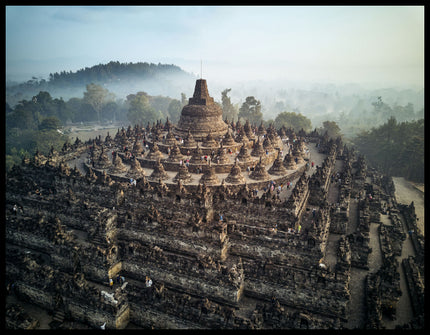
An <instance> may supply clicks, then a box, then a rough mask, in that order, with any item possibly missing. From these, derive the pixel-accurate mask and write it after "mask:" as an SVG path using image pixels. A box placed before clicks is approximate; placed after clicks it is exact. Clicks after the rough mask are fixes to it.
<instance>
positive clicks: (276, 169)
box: [268, 151, 287, 176]
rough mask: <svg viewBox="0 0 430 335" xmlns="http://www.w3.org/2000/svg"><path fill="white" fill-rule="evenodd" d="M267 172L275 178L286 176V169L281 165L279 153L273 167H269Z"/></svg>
mask: <svg viewBox="0 0 430 335" xmlns="http://www.w3.org/2000/svg"><path fill="white" fill-rule="evenodd" d="M268 172H269V173H270V174H273V175H275V176H282V175H285V174H287V169H286V168H285V167H284V165H283V162H282V157H281V152H280V151H279V152H278V157H276V159H275V161H274V162H273V165H272V166H271V167H270V169H269V171H268Z"/></svg>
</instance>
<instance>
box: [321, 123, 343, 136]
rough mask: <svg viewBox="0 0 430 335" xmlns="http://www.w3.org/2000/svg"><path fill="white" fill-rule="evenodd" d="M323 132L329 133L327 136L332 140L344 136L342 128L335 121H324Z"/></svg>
mask: <svg viewBox="0 0 430 335" xmlns="http://www.w3.org/2000/svg"><path fill="white" fill-rule="evenodd" d="M321 132H323V133H325V132H327V135H328V136H329V137H330V138H332V139H336V138H337V137H341V136H342V134H341V132H340V128H339V126H338V125H337V123H336V122H335V121H324V122H323V127H322V129H321Z"/></svg>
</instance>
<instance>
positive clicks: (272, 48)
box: [6, 6, 424, 87]
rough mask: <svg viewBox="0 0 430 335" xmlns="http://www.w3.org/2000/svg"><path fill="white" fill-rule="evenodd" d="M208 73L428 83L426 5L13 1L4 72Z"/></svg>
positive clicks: (15, 75)
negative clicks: (173, 68)
mask: <svg viewBox="0 0 430 335" xmlns="http://www.w3.org/2000/svg"><path fill="white" fill-rule="evenodd" d="M200 60H202V63H203V78H206V79H207V80H208V81H209V80H220V81H223V82H228V81H234V80H270V79H288V80H301V81H319V82H334V83H344V82H357V83H374V82H375V83H381V84H387V85H402V86H408V85H416V86H418V87H423V86H424V6H411V7H404V6H369V7H367V6H359V7H350V6H344V7H339V6H321V7H320V6H303V7H296V6H267V7H266V6H176V7H175V6H158V7H157V6H138V7H128V6H127V7H119V6H113V7H100V6H92V7H77V6H63V7H61V6H60V7H58V6H7V7H6V75H7V78H9V79H19V80H28V79H30V78H31V76H32V75H35V76H40V77H43V78H45V79H47V78H48V76H49V73H53V72H60V71H63V70H65V71H76V70H79V69H81V68H85V67H91V66H93V65H97V64H100V63H108V62H109V61H119V62H152V63H156V64H157V63H166V64H175V65H178V66H180V67H181V68H182V69H184V70H185V71H188V72H193V73H194V74H196V75H198V76H200Z"/></svg>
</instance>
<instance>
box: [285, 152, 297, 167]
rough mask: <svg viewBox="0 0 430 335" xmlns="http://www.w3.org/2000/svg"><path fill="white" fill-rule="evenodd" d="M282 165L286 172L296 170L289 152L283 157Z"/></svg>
mask: <svg viewBox="0 0 430 335" xmlns="http://www.w3.org/2000/svg"><path fill="white" fill-rule="evenodd" d="M283 164H284V166H285V168H286V169H287V170H295V169H297V165H296V162H295V161H294V158H293V156H292V155H291V153H290V152H288V154H286V155H285V158H284V162H283Z"/></svg>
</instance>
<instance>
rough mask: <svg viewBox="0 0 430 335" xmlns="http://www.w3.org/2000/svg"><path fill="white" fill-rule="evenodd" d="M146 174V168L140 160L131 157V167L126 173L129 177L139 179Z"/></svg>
mask: <svg viewBox="0 0 430 335" xmlns="http://www.w3.org/2000/svg"><path fill="white" fill-rule="evenodd" d="M144 175H145V170H143V169H142V166H141V165H140V162H139V161H138V160H137V158H135V159H131V161H130V169H129V170H128V171H127V173H126V175H125V176H126V177H127V178H133V179H136V180H137V179H139V178H142V177H143V176H144Z"/></svg>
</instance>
